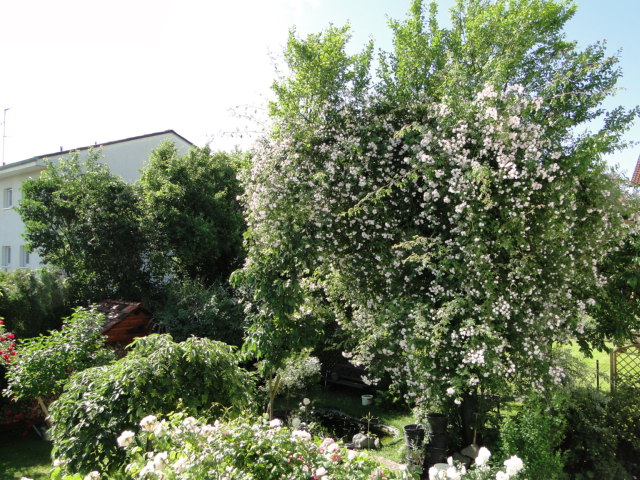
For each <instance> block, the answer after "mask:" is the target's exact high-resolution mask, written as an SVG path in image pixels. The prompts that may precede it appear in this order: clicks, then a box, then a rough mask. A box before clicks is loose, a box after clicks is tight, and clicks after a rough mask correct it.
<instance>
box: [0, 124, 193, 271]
mask: <svg viewBox="0 0 640 480" xmlns="http://www.w3.org/2000/svg"><path fill="white" fill-rule="evenodd" d="M165 140H169V141H171V142H173V143H174V145H175V146H176V148H177V149H178V152H179V153H180V154H181V155H182V154H185V153H186V152H187V151H188V150H189V149H190V148H191V147H193V146H194V145H193V144H192V143H191V142H189V141H188V140H186V139H185V138H184V137H182V136H180V135H178V134H177V133H176V132H174V131H173V130H166V131H163V132H156V133H150V134H147V135H140V136H137V137H131V138H125V139H123V140H115V141H112V142H107V143H103V144H102V145H93V146H91V147H82V148H76V149H73V150H65V151H61V152H56V153H51V154H47V155H40V156H37V157H34V158H30V159H28V160H22V161H20V162H15V163H10V164H8V165H2V166H0V195H1V198H0V202H1V203H0V270H4V271H12V270H15V269H17V268H30V269H35V268H38V267H40V266H41V261H40V257H39V256H38V254H37V252H29V250H28V249H27V248H26V246H25V241H24V238H23V237H22V234H23V233H24V225H23V224H22V221H21V219H20V215H18V212H17V211H16V210H15V207H16V206H17V205H18V204H19V202H20V199H21V197H22V192H21V185H22V182H23V181H25V180H26V179H28V178H34V177H37V176H38V175H40V172H42V170H44V169H45V160H50V161H52V162H58V161H60V159H61V158H63V157H65V156H67V155H69V154H70V153H72V152H78V153H79V154H80V158H85V157H86V156H87V154H88V152H89V150H90V149H92V148H93V149H100V150H101V152H102V159H101V161H102V162H103V163H106V164H107V165H108V166H109V169H110V171H111V173H113V174H114V175H117V176H119V177H122V178H123V179H124V180H125V181H126V182H131V183H133V182H134V181H135V180H137V179H138V178H139V177H140V171H141V169H142V168H143V167H144V165H145V163H146V161H147V159H148V158H149V154H150V153H151V152H152V151H153V150H154V149H155V148H156V147H157V146H158V145H160V143H162V142H163V141H165Z"/></svg>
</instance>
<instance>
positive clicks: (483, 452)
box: [476, 447, 491, 467]
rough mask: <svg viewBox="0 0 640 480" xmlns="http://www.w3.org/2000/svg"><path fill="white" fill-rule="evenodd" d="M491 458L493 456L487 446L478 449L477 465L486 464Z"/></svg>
mask: <svg viewBox="0 0 640 480" xmlns="http://www.w3.org/2000/svg"><path fill="white" fill-rule="evenodd" d="M489 458H491V452H490V451H489V449H488V448H487V447H480V450H478V456H477V457H476V465H478V466H480V467H481V466H482V465H485V464H486V463H487V462H488V461H489Z"/></svg>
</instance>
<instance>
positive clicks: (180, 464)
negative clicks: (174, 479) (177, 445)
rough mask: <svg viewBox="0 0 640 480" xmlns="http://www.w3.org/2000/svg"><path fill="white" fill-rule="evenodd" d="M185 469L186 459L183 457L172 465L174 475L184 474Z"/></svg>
mask: <svg viewBox="0 0 640 480" xmlns="http://www.w3.org/2000/svg"><path fill="white" fill-rule="evenodd" d="M186 467H187V459H186V458H185V457H180V458H179V459H178V460H176V463H174V464H173V470H174V472H176V473H182V472H184V470H185V468H186Z"/></svg>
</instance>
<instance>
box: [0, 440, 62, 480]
mask: <svg viewBox="0 0 640 480" xmlns="http://www.w3.org/2000/svg"><path fill="white" fill-rule="evenodd" d="M0 437H1V439H0V479H2V480H18V479H19V478H20V477H27V478H32V479H33V480H46V479H48V478H49V472H50V470H51V459H50V455H51V443H50V442H45V441H43V440H41V439H40V438H38V437H37V436H36V435H35V434H33V436H31V435H29V436H27V437H20V436H18V437H14V436H12V435H8V434H6V433H4V432H3V433H2V435H1V436H0Z"/></svg>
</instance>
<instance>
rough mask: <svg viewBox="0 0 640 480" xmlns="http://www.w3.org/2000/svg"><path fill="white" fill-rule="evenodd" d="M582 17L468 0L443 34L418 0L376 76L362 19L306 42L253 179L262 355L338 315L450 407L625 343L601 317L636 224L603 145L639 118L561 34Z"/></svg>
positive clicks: (593, 60)
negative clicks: (607, 261)
mask: <svg viewBox="0 0 640 480" xmlns="http://www.w3.org/2000/svg"><path fill="white" fill-rule="evenodd" d="M574 11H575V7H573V6H572V4H570V3H569V2H567V1H561V0H558V1H556V0H518V1H511V0H494V1H484V0H459V1H458V2H456V5H455V7H454V8H453V9H452V15H451V18H452V24H451V26H450V27H440V26H439V25H438V22H437V20H436V11H435V7H432V8H431V10H430V11H429V12H426V11H425V8H424V7H423V4H422V2H421V1H420V0H414V1H413V2H412V6H411V11H410V14H409V17H408V19H407V20H406V21H398V22H395V21H393V22H391V27H392V30H393V34H394V50H393V51H392V52H388V53H386V54H385V53H383V54H382V62H381V65H382V66H381V69H380V71H379V72H378V75H377V77H376V80H374V79H372V75H371V74H370V67H369V66H370V54H371V46H370V45H369V46H367V47H366V48H365V49H364V50H363V51H362V53H360V54H356V55H348V54H347V53H346V49H345V46H346V43H347V41H348V39H349V35H348V29H347V28H342V29H339V28H333V27H332V28H329V29H328V30H327V31H326V32H324V33H322V34H319V35H311V36H309V37H308V38H306V39H299V38H296V37H295V34H294V33H292V34H291V36H290V39H289V42H288V44H287V48H286V51H285V58H286V60H287V66H288V67H289V71H290V74H289V75H288V76H287V77H286V78H284V79H281V80H279V81H277V82H276V84H275V85H274V90H275V93H276V100H275V101H274V103H273V104H272V105H271V116H272V125H273V127H272V129H271V130H270V131H269V132H268V135H267V136H266V137H265V138H264V139H263V141H262V142H261V143H260V144H259V145H258V147H257V149H256V152H255V156H254V162H253V166H252V169H251V171H250V172H249V175H248V178H247V181H246V187H245V188H246V194H245V196H244V199H245V202H246V209H247V222H248V225H249V230H248V234H247V238H248V242H247V248H248V259H247V262H246V263H245V266H244V268H243V269H242V270H241V271H240V272H238V273H237V274H234V275H235V276H234V281H236V282H237V283H238V284H241V285H242V286H243V287H244V289H245V291H246V293H247V301H248V302H249V303H250V308H248V311H249V315H250V318H249V322H250V326H249V329H248V336H247V340H248V343H247V350H249V351H253V352H255V353H256V356H258V357H264V358H266V359H267V362H266V363H265V364H267V365H269V364H270V365H271V366H272V370H277V368H279V367H281V366H282V365H283V363H284V362H285V361H286V359H287V358H288V356H289V355H290V354H291V353H292V352H297V351H300V350H302V349H305V348H308V347H313V346H314V345H313V343H314V342H315V341H317V338H319V337H320V335H317V332H318V331H321V330H322V329H323V327H324V324H325V322H327V320H330V321H337V322H338V323H339V324H340V326H341V327H342V328H343V329H344V331H346V333H347V334H348V335H350V336H352V338H353V339H355V340H356V341H357V343H356V345H355V346H354V348H352V349H351V350H352V352H351V353H353V354H354V355H355V359H356V360H357V361H361V362H363V363H365V364H368V365H370V369H371V371H372V372H373V374H374V375H375V376H376V377H378V378H381V377H382V376H383V375H389V376H390V378H391V379H392V380H393V382H394V383H395V384H397V385H396V386H397V387H398V391H402V390H404V391H406V392H407V395H406V400H407V401H409V402H411V403H416V402H417V403H422V404H425V403H428V402H431V401H433V400H435V401H436V402H447V403H450V404H454V402H461V401H462V400H463V399H464V398H466V397H467V395H468V394H471V395H473V394H474V393H475V392H478V391H482V392H484V393H485V394H489V395H496V394H497V395H501V394H505V393H509V394H510V393H513V391H514V390H519V391H520V393H522V392H526V391H531V390H534V391H535V390H540V389H542V388H548V387H549V386H550V385H551V384H555V383H559V382H562V380H563V378H564V374H563V372H562V370H561V369H560V368H558V367H557V366H556V365H555V364H554V362H555V358H554V356H553V347H554V344H565V343H568V342H569V341H570V340H571V339H573V338H577V339H579V341H581V342H582V344H584V345H585V347H586V348H587V349H589V348H591V347H593V346H598V345H599V341H600V339H601V337H602V334H603V332H612V333H614V334H617V333H619V332H625V331H628V325H629V324H630V323H633V322H635V320H633V321H631V320H629V319H627V318H622V317H619V316H618V317H617V318H615V319H613V320H612V323H618V324H619V328H618V327H616V326H615V325H609V326H606V327H604V326H602V327H600V326H599V325H598V322H597V321H596V322H588V321H586V320H585V318H586V315H585V314H586V313H588V311H589V308H590V307H591V306H593V303H594V302H595V301H596V300H595V299H594V297H593V296H592V295H594V293H593V292H594V290H597V289H599V288H600V287H601V286H602V283H603V276H602V271H604V270H605V269H604V268H603V267H602V261H603V258H605V257H606V255H607V254H609V253H610V252H612V251H613V250H615V249H616V248H617V247H618V245H619V244H620V242H621V241H622V240H623V239H624V237H625V235H627V234H628V233H629V231H630V230H631V228H630V226H629V224H627V223H625V215H627V214H628V212H627V209H626V207H624V206H622V204H621V199H622V198H623V197H624V192H623V190H622V185H621V183H620V181H619V179H618V178H616V177H615V176H613V175H610V174H609V172H607V168H606V166H605V163H604V161H603V155H604V154H606V153H610V152H612V151H615V150H617V149H619V148H621V147H623V146H624V140H623V139H622V134H623V133H624V132H625V131H626V130H627V129H628V128H629V126H630V124H631V122H632V120H633V119H634V118H635V116H636V115H637V113H638V110H637V109H633V110H631V111H628V112H627V111H624V110H623V109H614V110H612V111H611V112H605V111H604V110H603V109H602V108H601V104H602V102H603V100H604V99H605V98H607V97H608V96H610V95H611V94H612V93H613V90H614V87H615V84H616V82H617V80H618V78H619V76H620V72H619V70H618V69H617V67H616V62H617V59H616V57H615V56H609V55H607V52H606V49H605V47H604V46H603V45H601V44H596V45H593V46H590V47H587V48H586V49H584V50H580V49H578V47H577V45H576V44H575V43H574V42H570V41H568V40H567V39H566V38H565V36H564V34H563V31H562V30H563V27H564V25H565V23H566V22H567V21H568V20H569V19H570V18H571V16H572V15H573V13H574ZM594 119H599V120H602V121H603V125H604V126H603V128H602V129H601V130H600V131H596V132H591V131H588V130H587V131H586V132H584V133H582V130H584V128H583V127H585V128H586V127H587V125H586V124H585V122H588V121H590V120H594ZM579 132H580V133H579ZM601 318H602V317H600V319H601ZM596 320H598V319H596Z"/></svg>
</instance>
